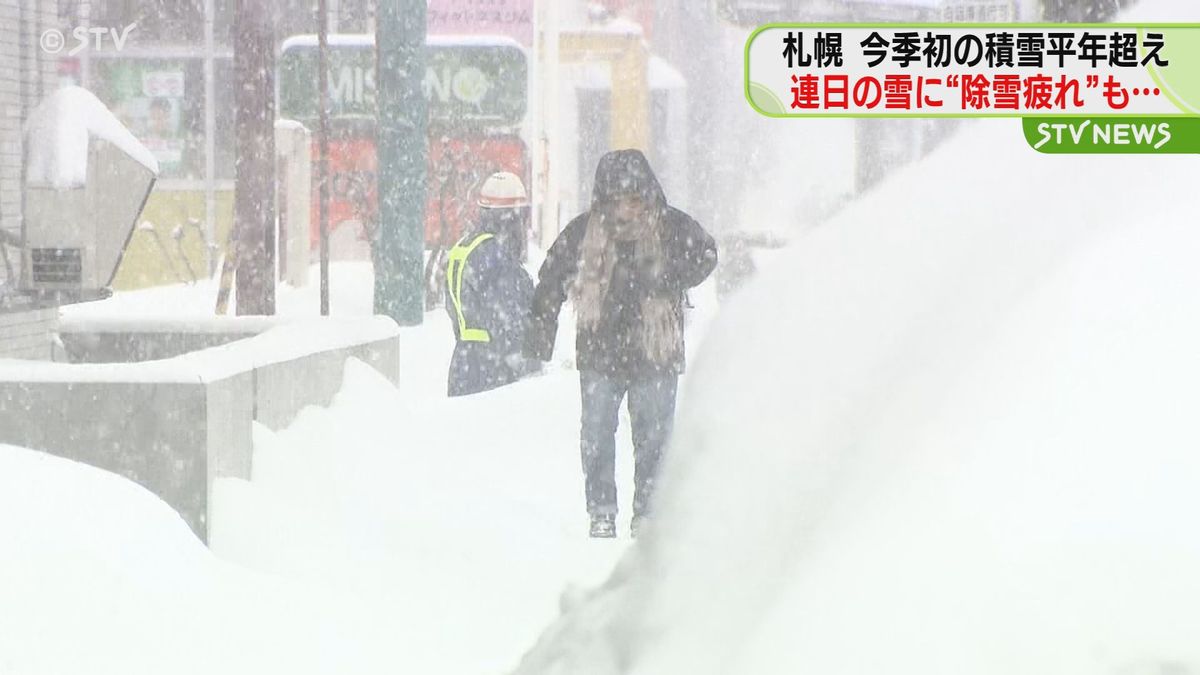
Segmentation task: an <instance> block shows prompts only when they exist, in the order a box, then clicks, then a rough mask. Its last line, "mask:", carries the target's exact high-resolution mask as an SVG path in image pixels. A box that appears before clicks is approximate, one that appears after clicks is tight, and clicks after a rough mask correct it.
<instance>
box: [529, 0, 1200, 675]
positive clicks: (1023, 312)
mask: <svg viewBox="0 0 1200 675" xmlns="http://www.w3.org/2000/svg"><path fill="white" fill-rule="evenodd" d="M1150 5H1151V3H1150V2H1149V0H1147V2H1145V3H1143V4H1142V5H1141V6H1139V8H1138V11H1139V16H1150V15H1154V16H1156V17H1158V18H1159V19H1164V18H1174V19H1175V20H1181V19H1186V18H1194V13H1195V9H1194V7H1186V8H1185V7H1184V5H1183V4H1182V3H1177V4H1176V5H1175V6H1176V7H1177V8H1179V10H1180V13H1177V14H1174V15H1172V14H1171V13H1170V12H1169V11H1165V10H1164V8H1163V7H1159V8H1154V7H1151V6H1150ZM1184 9H1186V10H1187V11H1183V10H1184ZM1189 14H1190V16H1189ZM801 156H802V155H801ZM797 161H799V160H797ZM1197 169H1200V165H1198V164H1197V159H1196V158H1195V157H1188V156H1174V157H1168V156H1058V157H1054V158H1048V157H1046V156H1041V155H1038V154H1036V153H1034V152H1033V151H1031V150H1030V149H1029V148H1028V147H1027V146H1026V144H1025V142H1024V140H1023V138H1022V134H1021V130H1020V127H1019V122H1016V121H986V122H984V121H981V122H976V123H973V124H969V125H967V126H966V127H965V128H963V129H962V130H961V132H960V134H959V135H958V136H957V137H956V138H954V139H952V140H951V141H949V142H948V143H947V144H946V145H945V146H944V147H943V148H941V149H940V150H939V151H937V152H936V153H935V154H934V155H933V156H931V157H929V158H927V160H925V161H924V162H922V163H920V164H918V165H916V166H913V167H911V168H910V169H909V170H907V171H905V172H903V173H900V174H897V175H895V176H893V177H892V178H891V179H890V180H889V181H887V182H886V183H885V184H883V185H881V186H879V188H878V189H876V190H875V191H874V192H872V193H871V194H869V195H868V196H866V197H865V198H863V199H861V200H859V201H857V202H854V203H852V204H850V205H849V206H848V207H847V208H846V209H845V210H843V211H842V212H841V213H840V214H838V215H837V216H836V217H834V218H832V219H831V220H830V221H829V222H828V223H826V224H825V225H823V226H821V227H819V228H817V229H815V230H812V231H810V232H808V233H807V234H806V235H805V236H803V237H801V238H799V240H797V241H796V242H795V245H794V246H793V247H792V248H791V249H789V250H788V251H787V252H786V256H785V257H781V258H779V259H776V260H774V261H773V262H772V264H769V265H765V266H764V267H765V269H764V271H763V272H762V274H761V276H760V278H758V279H757V280H756V281H755V282H754V283H753V284H751V285H749V286H748V287H746V288H744V289H743V290H742V291H741V292H740V294H739V295H738V296H737V297H736V298H735V299H734V300H733V301H732V302H731V303H729V304H728V305H726V306H725V307H723V308H722V312H721V314H720V315H719V316H718V317H717V319H716V321H715V322H714V325H713V326H712V329H711V331H710V332H709V335H708V338H707V339H706V342H705V344H704V345H703V347H702V349H701V354H700V358H698V359H696V360H695V361H693V370H692V373H691V376H690V380H689V382H688V387H687V391H686V393H687V401H688V405H687V406H686V408H685V409H684V410H682V411H681V416H680V420H679V424H678V426H677V433H676V437H675V439H674V442H673V444H672V447H671V451H670V453H669V459H668V465H667V467H666V470H665V473H664V476H663V484H662V493H661V500H660V505H659V506H660V510H659V518H658V520H657V521H656V522H655V523H653V526H652V529H651V531H650V532H649V533H648V536H647V537H646V538H645V539H642V540H639V543H638V546H637V547H636V548H635V549H634V550H632V551H631V552H630V553H629V554H628V555H627V557H626V558H625V560H624V561H623V562H622V564H621V566H620V568H619V570H618V572H617V573H615V574H614V575H613V576H612V577H611V578H610V579H609V580H608V581H607V582H606V583H605V585H604V586H603V587H602V588H600V589H598V590H597V591H596V592H595V593H593V594H591V595H589V596H588V598H587V599H586V600H585V601H583V602H581V603H579V604H578V605H576V606H575V607H574V608H573V609H571V610H569V611H566V612H564V614H563V616H562V617H560V619H559V620H558V621H556V622H555V623H554V624H553V625H551V626H550V627H549V628H548V629H547V631H546V632H545V633H544V634H543V636H542V638H541V640H540V641H539V644H538V645H537V646H536V647H535V648H534V649H532V650H531V651H530V652H529V654H527V656H526V658H525V660H524V662H523V665H522V667H521V668H520V669H519V670H518V671H517V672H518V673H520V674H521V675H534V674H537V675H549V674H560V673H562V674H565V673H583V672H586V673H589V675H607V674H610V673H611V674H613V675H615V674H616V673H630V674H633V675H642V674H650V673H689V674H694V675H703V674H705V673H714V674H715V673H756V674H758V673H763V674H767V673H797V672H821V673H829V674H838V673H877V672H889V673H901V674H903V673H922V674H931V673H947V674H949V673H956V674H957V673H997V674H999V673H1047V674H1049V673H1054V674H1056V675H1072V674H1075V673H1079V674H1081V675H1082V674H1084V673H1089V674H1090V673H1159V672H1191V671H1192V670H1195V669H1197V668H1200V641H1197V640H1196V635H1200V618H1198V617H1197V615H1196V614H1195V611H1194V607H1195V606H1196V605H1197V603H1200V583H1198V582H1197V581H1196V577H1195V573H1194V570H1195V569H1196V566H1197V564H1200V538H1198V537H1197V536H1196V534H1195V528H1194V523H1193V520H1194V518H1193V517H1192V514H1193V513H1195V512H1196V511H1197V509H1200V493H1198V492H1197V491H1196V490H1195V488H1194V486H1195V485H1196V484H1197V481H1200V456H1197V454H1196V453H1195V452H1194V449H1195V447H1196V446H1197V444H1198V443H1200V429H1198V428H1197V427H1196V424H1195V414H1194V411H1195V409H1196V407H1197V406H1198V405H1200V390H1198V388H1197V383H1198V382H1200V359H1197V358H1196V357H1195V344H1196V342H1197V340H1198V339H1200V300H1198V299H1197V297H1196V295H1195V293H1194V290H1193V289H1195V288H1196V287H1197V286H1198V285H1200V269H1198V268H1197V267H1196V265H1195V259H1196V256H1197V255H1198V254H1200V235H1198V234H1197V233H1196V230H1195V227H1194V220H1195V211H1194V208H1193V207H1192V205H1191V204H1190V203H1189V201H1188V199H1187V198H1186V197H1185V195H1189V194H1192V192H1193V191H1194V183H1195V176H1196V175H1197ZM964 171H969V172H970V173H969V174H964ZM773 176H774V177H775V180H777V181H778V182H777V183H776V184H775V185H772V186H769V188H768V191H769V192H773V193H774V194H787V191H788V190H789V189H790V188H791V185H792V181H793V180H794V174H793V172H791V171H790V170H788V169H780V170H777V171H775V172H774V173H773Z"/></svg>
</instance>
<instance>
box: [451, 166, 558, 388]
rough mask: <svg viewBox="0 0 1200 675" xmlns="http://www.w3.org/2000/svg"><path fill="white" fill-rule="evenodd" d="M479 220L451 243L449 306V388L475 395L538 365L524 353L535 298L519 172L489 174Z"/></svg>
mask: <svg viewBox="0 0 1200 675" xmlns="http://www.w3.org/2000/svg"><path fill="white" fill-rule="evenodd" d="M478 204H479V221H478V223H477V224H476V226H475V227H474V228H472V229H471V231H470V232H468V233H467V234H466V235H465V236H464V237H463V238H462V239H460V240H459V241H458V243H457V244H455V246H454V248H452V249H450V254H449V256H448V262H447V265H446V286H447V288H446V312H447V313H448V314H449V315H450V324H451V326H452V327H453V330H454V337H455V339H456V341H457V344H456V345H455V347H454V356H452V357H451V359H450V374H449V378H448V383H447V393H448V394H449V395H450V396H464V395H467V394H476V393H479V392H482V391H487V390H489V389H495V388H496V387H501V386H504V385H506V384H509V383H512V382H515V381H516V380H519V379H520V378H521V377H523V376H525V375H527V374H529V373H530V372H532V371H533V370H536V369H537V368H538V367H540V364H538V363H536V362H534V361H531V360H529V359H526V358H525V357H524V356H523V355H522V353H521V346H522V340H523V337H524V333H525V330H526V326H527V324H528V321H529V307H530V302H531V301H532V298H533V280H532V279H531V278H530V276H529V272H527V271H525V268H524V267H523V266H522V261H523V260H524V258H525V250H526V241H527V236H528V230H529V197H528V195H527V193H526V192H525V185H524V184H523V183H522V182H521V179H520V178H518V177H517V176H516V175H514V174H511V173H508V172H501V173H496V174H492V175H491V176H490V177H489V178H488V179H487V181H485V182H484V184H483V186H482V187H481V188H480V191H479V201H478Z"/></svg>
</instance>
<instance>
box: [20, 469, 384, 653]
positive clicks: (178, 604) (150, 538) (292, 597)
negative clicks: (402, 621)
mask: <svg viewBox="0 0 1200 675" xmlns="http://www.w3.org/2000/svg"><path fill="white" fill-rule="evenodd" d="M0 482H2V483H3V489H2V490H0V533H3V545H4V551H5V554H4V555H2V556H0V607H4V611H3V612H0V672H4V673H14V674H20V675H31V674H38V673H54V674H58V673H83V672H87V673H97V674H108V673H112V674H118V673H121V674H126V673H155V672H171V673H195V674H197V675H199V674H201V673H214V672H221V673H247V674H250V673H264V672H291V673H340V672H358V673H382V672H386V670H385V668H386V664H387V663H389V662H394V659H395V658H396V655H395V651H394V649H391V648H390V644H391V642H390V640H392V639H394V634H392V635H387V634H386V633H385V631H386V630H387V629H388V628H389V627H390V626H389V625H388V624H387V623H386V622H380V623H374V622H373V621H371V620H373V619H379V617H374V616H372V617H367V616H362V615H361V614H359V613H358V612H357V611H350V609H351V607H352V605H351V604H350V602H349V601H348V600H349V598H348V596H345V595H339V594H337V593H332V592H329V591H326V590H323V589H321V588H320V587H314V586H311V585H308V586H305V585H299V584H294V583H289V582H288V581H287V580H284V579H280V578H277V577H271V576H269V575H263V574H259V573H254V572H250V571H248V570H245V569H242V568H239V567H237V566H234V565H231V564H229V563H225V562H223V561H221V560H220V559H218V558H216V557H215V556H213V555H212V554H211V553H210V552H209V551H208V550H207V549H205V548H204V546H203V545H201V544H200V543H199V542H198V541H197V540H196V539H195V538H194V537H193V536H192V534H191V531H190V530H189V529H188V528H187V526H186V525H185V524H184V522H183V521H182V520H181V519H180V518H179V516H178V515H177V514H176V513H175V512H174V511H172V510H171V509H170V508H168V507H167V506H166V505H165V504H164V503H162V502H161V501H159V500H158V498H157V497H154V496H153V495H151V494H150V493H149V492H147V491H145V490H143V489H142V488H140V487H138V486H136V485H134V484H133V483H130V482H128V481H126V480H124V479H121V478H118V477H116V476H114V475H112V474H108V473H106V472H103V471H100V470H98V469H94V468H91V467H88V466H85V465H82V464H76V463H74V462H70V461H68V460H64V459H60V458H57V457H51V456H48V455H44V454H41V453H35V452H31V451H28V450H21V449H17V448H13V447H10V446H0Z"/></svg>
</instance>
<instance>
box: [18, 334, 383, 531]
mask: <svg viewBox="0 0 1200 675" xmlns="http://www.w3.org/2000/svg"><path fill="white" fill-rule="evenodd" d="M212 323H215V324H219V325H223V327H224V328H225V329H226V330H227V331H228V334H229V335H235V336H237V335H242V334H244V333H245V331H247V330H252V329H253V328H254V326H253V325H250V324H259V327H260V329H261V328H263V327H267V326H269V325H270V322H263V321H257V320H251V322H249V323H247V322H244V321H236V320H235V321H225V322H212ZM193 324H194V322H191V321H179V322H175V325H174V326H173V330H172V331H170V332H164V333H158V335H160V336H173V335H175V334H177V333H181V332H184V331H186V328H187V326H188V325H193ZM166 327H167V326H166V325H165V324H164V323H163V322H152V323H151V324H150V325H149V326H139V325H138V323H137V322H135V321H125V322H116V323H109V324H107V325H103V324H97V323H94V324H93V328H94V329H96V330H97V331H98V334H101V336H102V337H103V339H104V340H108V341H111V340H112V335H111V334H114V333H116V331H118V330H121V331H125V332H124V333H120V334H119V335H124V336H126V337H127V338H128V339H130V340H138V339H141V340H151V339H153V337H152V336H153V335H155V333H154V331H152V330H148V329H160V330H161V329H163V328H166ZM398 330H399V329H398V327H397V326H396V324H395V323H394V322H393V321H391V320H390V319H387V318H386V317H367V318H361V319H331V320H322V319H315V320H306V321H295V322H292V323H289V324H285V325H279V326H275V327H273V328H269V329H268V330H265V332H262V333H261V334H258V335H255V336H254V337H251V338H248V339H241V340H235V341H233V342H229V343H228V344H223V345H220V346H216V347H212V348H210V349H205V350H202V351H198V352H190V353H187V354H182V355H179V356H176V357H174V358H170V359H165V360H159V361H147V362H141V363H86V364H69V363H42V362H38V363H34V362H24V361H12V360H9V361H4V360H0V443H11V444H13V445H17V446H21V447H26V448H32V449H37V450H44V451H46V452H50V453H53V454H57V455H61V456H64V457H69V458H71V459H75V460H77V461H81V462H84V463H87V464H91V465H93V466H97V467H100V468H103V469H107V470H109V471H112V472H115V473H118V474H121V475H123V476H125V477H127V478H130V479H132V480H134V481H137V482H138V483H140V484H142V485H143V486H145V487H147V488H149V489H150V490H151V491H153V492H154V493H155V494H157V495H158V496H159V497H161V498H162V499H163V500H164V501H166V502H167V503H168V504H170V505H171V506H172V507H173V508H175V509H176V510H177V511H179V513H180V514H181V515H182V516H183V518H184V520H186V521H187V523H188V525H189V526H190V527H191V528H192V529H193V530H194V531H195V532H196V534H197V535H198V536H199V537H201V538H202V539H203V538H205V536H206V533H207V518H208V516H207V512H208V494H209V488H210V486H211V485H212V484H213V482H214V481H215V480H216V479H217V478H220V477H238V478H248V477H249V475H250V453H251V450H252V435H251V434H252V426H253V423H254V422H258V423H260V424H263V425H265V426H266V427H268V428H271V429H280V428H282V427H284V426H286V425H287V424H288V423H290V422H291V421H292V419H293V418H294V417H295V416H296V414H297V413H299V412H300V410H301V409H302V408H304V407H305V406H309V405H327V404H328V403H329V402H330V401H331V400H332V399H333V396H334V394H336V393H337V390H338V388H339V387H340V386H341V382H342V368H343V366H344V364H345V362H346V361H347V360H348V359H350V358H356V359H358V360H360V361H363V362H364V363H367V364H368V365H370V366H372V367H374V368H375V369H376V370H377V371H379V372H380V373H381V374H383V375H384V376H385V377H387V378H388V379H389V380H390V381H392V382H396V381H397V379H398V378H399V342H398V340H397V335H398ZM104 331H107V333H109V334H110V335H108V336H107V337H104V336H103V335H102V334H103V333H104ZM199 332H201V333H203V334H204V335H205V336H206V339H218V338H216V337H214V335H213V333H214V330H213V328H212V326H208V327H205V329H204V330H200V331H199ZM76 337H78V331H76Z"/></svg>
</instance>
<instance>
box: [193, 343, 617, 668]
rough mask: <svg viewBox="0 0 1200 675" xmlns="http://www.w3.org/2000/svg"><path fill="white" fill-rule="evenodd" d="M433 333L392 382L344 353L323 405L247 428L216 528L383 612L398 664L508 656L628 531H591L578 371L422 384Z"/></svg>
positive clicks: (222, 484)
mask: <svg viewBox="0 0 1200 675" xmlns="http://www.w3.org/2000/svg"><path fill="white" fill-rule="evenodd" d="M437 328H439V329H444V328H445V327H444V326H437ZM426 332H427V331H425V330H424V329H422V330H419V331H415V332H414V333H412V334H410V335H413V336H417V337H420V336H421V333H426ZM438 335H442V334H441V331H439V332H438ZM421 339H422V340H424V339H426V338H425V337H421ZM408 344H410V345H411V344H412V343H408ZM414 351H415V350H414ZM441 351H443V348H442V347H441V346H440V345H439V346H433V345H431V344H425V345H424V347H423V348H422V349H421V353H420V355H419V356H413V355H412V354H411V353H410V355H409V356H408V359H410V360H409V361H407V362H406V364H407V365H406V367H412V368H413V370H409V371H408V377H406V378H405V383H404V385H403V386H402V387H401V388H400V389H397V388H395V387H393V386H392V385H391V384H390V383H389V382H387V381H386V380H384V379H383V378H382V376H380V375H379V374H378V373H376V372H375V371H374V370H372V369H371V368H370V367H368V366H365V365H363V364H361V363H357V362H354V361H351V362H350V363H349V364H348V365H347V369H346V384H345V386H344V388H343V390H342V392H341V393H339V394H338V396H337V397H336V398H335V400H334V401H333V403H332V404H331V406H330V407H329V408H328V409H322V408H309V409H306V410H304V411H302V412H301V414H300V416H299V417H298V418H297V419H296V421H295V422H294V423H293V424H292V425H291V426H290V427H289V428H287V429H285V430H284V431H281V432H279V433H272V432H271V431H269V430H267V429H265V428H261V427H260V428H258V429H256V436H255V455H254V468H253V477H252V480H251V481H250V482H246V481H241V480H236V479H227V480H222V481H219V482H218V484H217V487H216V491H215V494H214V501H215V504H216V505H217V511H216V513H214V514H213V524H212V541H211V543H212V547H213V551H214V552H215V553H216V554H217V555H219V556H220V557H222V558H224V559H227V560H230V561H233V562H235V563H239V564H242V565H245V566H247V567H251V568H254V569H257V570H261V571H264V572H269V573H271V574H278V575H282V576H284V577H286V578H290V579H294V580H297V581H305V582H307V583H312V584H317V585H322V586H332V587H333V588H336V589H338V590H340V591H341V592H344V593H347V594H351V595H353V596H355V597H356V598H358V602H359V603H360V604H359V607H360V611H362V612H364V613H366V614H368V615H382V616H388V617H389V621H390V623H391V625H392V628H391V630H393V631H394V637H393V638H392V640H391V641H390V643H391V645H392V646H393V647H394V648H395V649H397V650H398V651H399V652H400V656H399V657H398V658H399V659H400V660H399V661H398V662H399V663H402V664H403V666H404V670H406V671H407V670H412V671H413V672H422V673H477V672H503V670H504V669H506V668H509V667H511V666H513V665H514V664H515V663H516V662H517V661H518V659H519V657H520V655H521V653H522V652H523V651H524V649H525V648H526V647H527V646H528V645H529V644H530V643H531V642H532V641H533V640H534V639H535V638H536V636H537V633H538V631H539V629H540V627H541V626H543V625H545V623H546V622H547V621H549V620H550V619H551V618H552V617H553V616H554V615H555V614H556V613H557V612H558V611H559V606H560V604H559V603H560V600H561V596H562V594H563V592H564V590H566V591H567V592H568V595H569V594H570V592H571V591H570V590H569V589H570V588H571V587H574V586H581V585H586V586H592V585H594V584H596V583H598V582H599V581H600V580H602V579H603V577H604V575H606V574H607V573H608V571H609V570H610V569H611V568H612V565H613V563H614V562H615V560H616V559H617V558H618V557H619V555H620V553H621V551H622V549H623V548H624V545H625V544H626V543H627V541H619V542H611V541H590V540H588V538H587V536H586V518H585V516H584V511H583V498H582V479H581V476H580V469H579V456H578V451H577V449H576V446H577V443H578V441H577V440H576V439H577V438H578V429H577V425H578V412H577V410H576V409H577V408H578V405H579V403H578V393H577V390H578V382H577V380H576V378H575V377H573V373H567V372H558V373H552V374H549V375H546V376H544V377H541V378H538V379H535V380H530V381H526V382H521V383H517V384H515V385H512V386H509V387H506V388H504V389H502V390H498V391H496V392H491V393H490V394H485V395H480V396H475V397H469V398H466V399H453V400H448V399H446V398H445V397H444V396H432V395H430V391H429V386H437V385H438V384H440V386H441V391H444V387H445V384H444V376H445V373H444V367H445V366H444V364H445V361H444V360H441V359H438V358H437V356H438V355H440V354H439V353H440V352H441ZM417 359H422V360H424V361H425V362H426V363H433V364H436V367H435V368H432V369H431V368H429V367H428V366H425V367H423V368H422V367H420V366H418V365H417V364H416V363H415V361H416V360H417ZM418 368H421V369H420V370H417V369H418ZM435 371H436V375H435ZM421 373H425V375H424V376H423V375H421ZM436 376H440V378H438V380H437V381H436V383H434V382H432V381H431V380H433V378H434V377H436ZM627 443H628V441H627V440H624V441H623V444H625V445H627ZM625 452H628V449H627V448H626V449H625ZM625 473H628V470H626V472H625ZM626 482H628V477H627V476H626ZM626 497H628V495H626ZM626 501H627V500H626Z"/></svg>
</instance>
